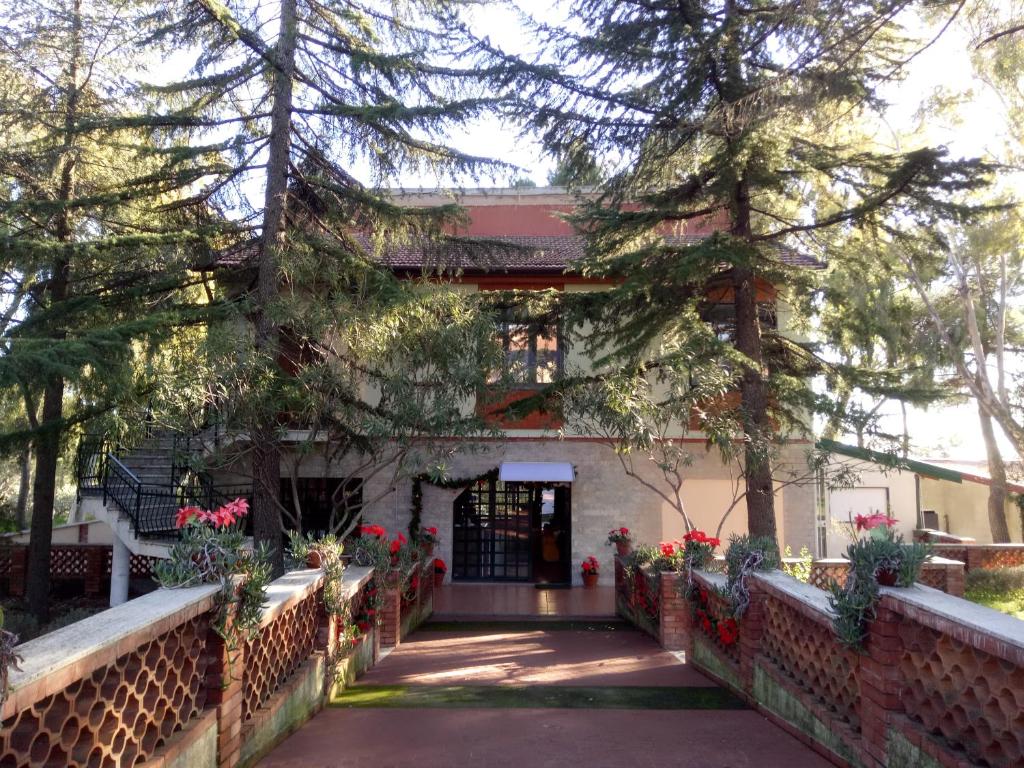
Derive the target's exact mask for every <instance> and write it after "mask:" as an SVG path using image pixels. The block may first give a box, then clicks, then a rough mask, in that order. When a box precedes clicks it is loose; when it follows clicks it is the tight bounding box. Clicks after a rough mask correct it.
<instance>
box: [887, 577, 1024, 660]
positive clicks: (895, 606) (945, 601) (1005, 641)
mask: <svg viewBox="0 0 1024 768" xmlns="http://www.w3.org/2000/svg"><path fill="white" fill-rule="evenodd" d="M881 592H882V595H883V596H884V597H887V598H890V600H889V601H887V605H886V607H887V608H890V609H891V610H894V611H896V612H897V613H900V614H904V615H907V614H911V615H910V616H909V618H911V619H913V620H915V621H919V622H921V623H922V624H925V625H927V626H930V627H931V628H932V629H935V630H937V631H939V632H943V633H947V634H952V633H951V632H950V628H951V625H956V626H958V627H961V628H963V629H966V630H968V632H969V633H970V634H971V636H972V638H973V640H972V639H967V642H971V644H972V645H976V644H979V643H977V642H974V640H980V639H982V638H985V637H986V636H987V637H988V638H990V641H988V642H992V641H994V642H995V643H998V644H999V645H1000V647H1002V648H1004V649H1006V650H1009V649H1014V651H1015V652H1014V655H1015V656H1016V657H1017V658H1021V657H1024V621H1021V620H1020V619H1018V618H1015V617H1013V616H1010V615H1009V614H1006V613H1002V612H1001V611H997V610H995V609H993V608H988V607H986V606H984V605H978V604H977V603H972V602H971V601H970V600H965V599H964V598H962V597H954V596H953V595H947V594H946V593H945V592H942V591H940V590H938V589H932V588H931V587H926V586H924V585H923V584H915V585H914V586H912V587H909V588H906V589H901V588H898V587H882V589H881ZM905 606H909V607H911V609H912V610H910V611H908V610H906V608H905ZM958 639H961V640H963V639H964V638H958ZM988 642H986V643H985V644H988ZM985 650H986V651H991V649H990V648H986V649H985ZM1000 655H1002V654H1000Z"/></svg>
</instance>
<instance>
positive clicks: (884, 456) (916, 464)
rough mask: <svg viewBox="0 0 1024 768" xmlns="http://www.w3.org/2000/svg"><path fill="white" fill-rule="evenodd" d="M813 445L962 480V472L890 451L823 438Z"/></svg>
mask: <svg viewBox="0 0 1024 768" xmlns="http://www.w3.org/2000/svg"><path fill="white" fill-rule="evenodd" d="M815 445H816V446H817V447H818V448H819V449H821V450H823V451H829V452H831V453H840V454H842V455H843V456H849V457H851V458H854V459H863V460H865V461H870V462H874V463H875V464H882V465H883V466H886V467H888V468H890V469H909V470H910V471H912V472H916V473H917V474H919V475H924V476H925V477H931V478H934V479H936V480H949V481H950V482H953V483H963V481H964V475H963V473H962V472H958V471H957V470H955V469H948V468H946V467H938V466H936V465H934V464H928V463H926V462H923V461H915V460H914V459H901V458H899V457H897V456H895V455H893V454H891V453H882V452H881V451H872V450H871V449H870V448H858V447H857V446H855V445H846V444H845V443H837V442H836V441H835V440H826V439H824V438H822V439H821V440H818V442H817V443H815Z"/></svg>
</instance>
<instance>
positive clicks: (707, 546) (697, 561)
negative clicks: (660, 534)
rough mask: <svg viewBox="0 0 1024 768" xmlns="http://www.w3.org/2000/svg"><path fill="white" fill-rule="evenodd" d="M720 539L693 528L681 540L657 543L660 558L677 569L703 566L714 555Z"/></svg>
mask: <svg viewBox="0 0 1024 768" xmlns="http://www.w3.org/2000/svg"><path fill="white" fill-rule="evenodd" d="M721 543H722V542H721V541H719V540H718V539H716V538H715V537H714V536H708V535H707V534H706V533H704V531H698V530H693V531H690V532H689V533H687V534H686V535H685V536H683V538H682V539H681V540H679V539H677V540H675V541H663V542H661V543H660V544H658V549H659V551H660V552H661V556H662V558H664V559H665V560H667V561H669V563H670V564H671V565H672V566H674V567H676V568H677V569H682V568H704V567H705V566H706V565H707V564H708V563H709V562H711V559H712V558H713V557H714V556H715V549H716V548H718V547H719V546H720V545H721Z"/></svg>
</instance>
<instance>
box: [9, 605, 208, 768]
mask: <svg viewBox="0 0 1024 768" xmlns="http://www.w3.org/2000/svg"><path fill="white" fill-rule="evenodd" d="M206 635H207V617H206V616H205V615H203V616H198V617H196V618H194V619H192V620H191V621H189V622H186V623H184V624H180V625H178V626H177V627H175V628H174V629H172V630H170V631H169V632H166V633H165V634H163V635H160V636H159V637H157V638H156V639H154V640H151V641H150V642H148V643H146V644H144V645H142V646H140V647H139V648H137V649H136V650H134V651H132V652H131V653H126V654H125V655H124V656H121V657H120V658H118V659H117V661H115V662H114V663H113V664H111V665H109V666H104V667H100V668H99V669H97V670H96V671H94V672H93V673H92V674H91V675H90V676H89V677H86V678H84V679H81V680H76V681H75V682H74V683H72V684H71V685H69V686H68V687H67V688H65V689H64V690H63V691H60V692H59V693H55V694H53V695H51V696H47V697H46V698H45V699H42V700H41V701H38V702H36V703H35V704H33V705H32V706H31V707H28V708H27V709H24V710H22V711H21V712H19V713H18V714H17V715H15V716H14V717H11V718H9V719H8V720H6V721H4V723H3V728H2V731H0V768H21V767H22V766H61V767H62V768H63V767H64V766H68V768H72V767H73V768H86V766H88V767H89V768H129V767H130V766H134V765H138V764H140V763H142V762H143V761H145V760H147V759H148V758H150V757H151V756H152V755H153V753H154V752H155V751H156V750H157V749H158V748H159V747H160V746H162V745H163V744H164V743H165V742H166V741H167V739H168V738H169V737H170V736H171V734H173V733H174V732H175V731H179V730H181V729H182V727H184V725H185V723H186V722H188V720H189V719H191V718H192V717H194V716H195V715H197V714H198V713H199V711H200V710H201V709H202V708H203V706H204V705H205V703H206V689H205V687H204V686H203V681H204V678H205V677H206V667H207V664H208V661H209V660H208V657H207V655H206V653H205V644H206Z"/></svg>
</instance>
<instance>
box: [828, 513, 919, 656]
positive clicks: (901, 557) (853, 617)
mask: <svg viewBox="0 0 1024 768" xmlns="http://www.w3.org/2000/svg"><path fill="white" fill-rule="evenodd" d="M930 552H931V547H930V546H929V545H927V544H922V543H920V542H914V543H912V544H906V543H904V541H903V537H902V536H899V537H893V535H892V531H891V530H889V529H888V528H886V529H885V534H884V535H883V536H868V537H866V538H863V539H858V540H857V541H855V542H853V543H852V544H851V545H850V546H849V547H847V549H846V557H847V559H848V560H849V561H850V567H849V570H848V571H847V575H846V584H845V585H844V586H842V587H841V586H839V584H838V583H836V582H835V581H833V582H832V583H831V584H829V593H830V595H829V598H828V602H829V606H830V607H831V608H832V610H833V612H834V613H835V618H834V619H833V621H832V623H833V626H834V627H835V631H836V635H837V636H838V638H839V641H840V642H841V643H842V644H843V645H845V646H847V647H848V648H852V649H854V650H860V649H862V648H863V646H864V639H865V637H866V636H867V625H868V622H870V621H871V620H872V619H874V618H875V608H876V607H877V605H878V599H879V594H880V593H879V588H878V580H879V574H883V575H885V574H888V575H889V576H891V577H893V578H894V580H895V583H896V585H897V586H900V587H909V586H912V585H913V583H914V582H915V581H916V580H917V577H918V575H919V574H920V572H921V566H922V565H924V561H925V560H927V559H928V555H929V554H930Z"/></svg>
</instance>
